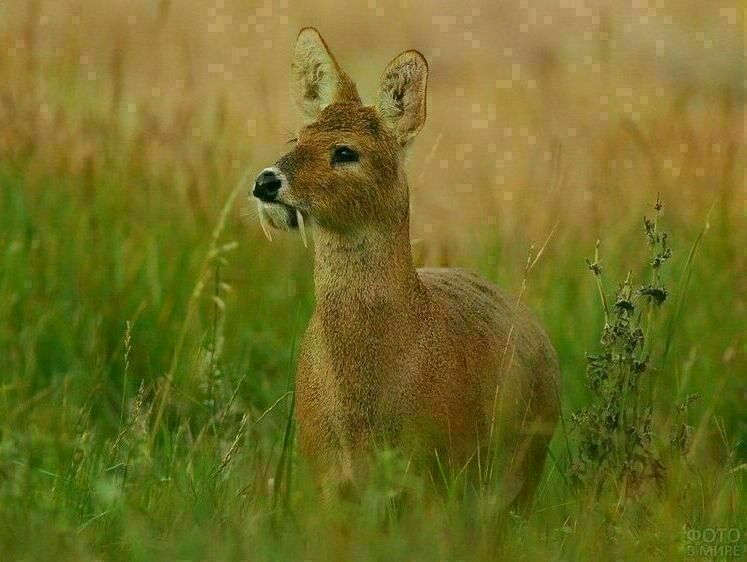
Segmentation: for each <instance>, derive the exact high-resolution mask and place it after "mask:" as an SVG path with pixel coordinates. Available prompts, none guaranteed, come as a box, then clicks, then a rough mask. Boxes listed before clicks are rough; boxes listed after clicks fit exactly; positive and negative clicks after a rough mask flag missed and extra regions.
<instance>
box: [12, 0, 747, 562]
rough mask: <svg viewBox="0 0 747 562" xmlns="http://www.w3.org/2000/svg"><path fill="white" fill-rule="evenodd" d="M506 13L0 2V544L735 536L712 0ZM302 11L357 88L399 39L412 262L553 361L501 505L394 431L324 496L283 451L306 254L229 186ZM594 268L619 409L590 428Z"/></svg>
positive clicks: (728, 168) (718, 41) (733, 140)
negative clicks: (413, 53)
mask: <svg viewBox="0 0 747 562" xmlns="http://www.w3.org/2000/svg"><path fill="white" fill-rule="evenodd" d="M526 4H527V6H524V7H522V8H519V7H518V6H513V5H511V6H509V5H503V4H502V3H498V5H496V6H494V5H493V4H492V3H488V2H484V3H477V4H476V6H477V7H474V8H473V7H461V6H456V5H453V4H449V3H444V4H443V5H442V4H438V5H435V4H430V3H423V4H420V3H418V2H412V1H411V2H405V3H404V4H402V5H400V3H399V2H377V3H375V5H373V4H371V3H363V4H362V5H360V6H355V5H349V4H345V5H338V4H337V3H334V2H332V1H330V0H325V1H323V2H321V3H319V4H318V5H314V6H312V5H300V4H299V5H294V4H293V3H292V2H291V3H290V5H289V3H288V2H284V3H283V2H277V3H276V2H269V3H262V4H256V3H254V2H251V1H246V0H242V1H239V0H235V1H225V2H218V3H216V4H215V5H212V4H211V5H209V6H208V5H206V4H203V3H200V2H196V1H193V0H189V1H186V2H183V3H181V2H180V3H171V2H169V1H164V0H161V1H160V2H155V1H145V0H142V1H140V0H139V1H137V2H113V3H112V4H111V5H110V6H108V7H104V6H103V5H98V4H95V5H94V3H88V2H76V1H73V0H64V1H60V2H49V1H38V0H31V1H28V2H13V1H11V2H10V3H9V4H6V3H2V4H0V560H314V561H317V560H319V561H321V560H550V559H552V560H607V559H609V560H645V559H651V560H679V559H684V560H703V559H717V560H741V559H744V557H745V556H747V555H746V554H745V549H747V519H746V518H745V509H744V505H745V474H747V465H746V464H745V462H747V445H745V438H747V418H746V417H745V412H746V411H747V408H746V403H745V401H746V399H747V377H746V376H745V374H746V373H747V361H746V358H745V351H747V350H746V343H747V342H746V340H745V317H747V292H746V291H745V289H746V286H745V271H747V268H746V267H745V266H746V265H747V263H746V261H747V254H745V247H746V246H747V225H745V191H744V189H745V188H744V185H745V184H744V169H745V162H746V159H745V149H744V119H745V111H744V108H745V96H744V84H745V72H744V58H743V51H742V46H743V39H744V35H743V33H744V19H743V6H742V7H740V8H735V7H729V6H726V4H724V6H719V7H711V6H709V7H704V6H701V3H698V2H695V1H689V0H688V1H677V2H675V1H674V0H672V1H665V2H659V3H658V4H657V7H656V8H655V9H654V8H650V9H649V8H645V7H641V6H637V5H635V3H634V6H633V7H632V8H631V7H623V6H622V5H618V3H613V2H597V3H595V4H594V7H593V8H589V7H583V6H585V4H584V3H581V2H578V3H576V2H568V1H566V2H557V3H542V2H536V3H532V2H529V3H526ZM556 4H557V5H556ZM577 4H578V6H581V8H578V6H576V5H577ZM652 10H653V11H652ZM304 25H316V26H318V27H319V28H320V30H321V31H322V32H323V33H324V35H325V38H326V39H327V40H328V41H329V43H330V47H331V48H332V50H333V51H334V52H335V53H336V54H337V56H338V58H339V59H340V62H341V64H342V65H343V67H345V68H346V70H347V71H348V72H349V73H350V74H351V76H353V78H355V79H357V80H358V81H359V87H360V89H361V91H362V93H363V94H364V97H367V98H368V99H369V100H371V99H373V96H374V94H375V87H376V84H377V80H378V77H379V75H380V73H381V71H382V70H383V68H384V67H385V65H386V63H387V62H388V61H389V60H390V59H391V58H392V57H394V56H395V55H396V54H397V53H399V52H401V51H402V50H405V49H408V48H417V49H419V50H421V51H422V52H423V53H424V54H425V55H426V57H428V60H429V65H430V72H431V75H430V78H429V80H430V82H429V94H428V95H429V98H428V103H429V116H428V121H427V124H426V127H425V129H424V131H423V133H422V134H421V135H420V137H419V138H418V140H417V141H416V144H415V146H414V147H413V148H412V151H411V154H410V155H409V157H408V162H407V170H408V174H409V176H408V177H409V178H410V188H411V192H412V197H411V198H412V213H411V215H412V221H411V222H412V238H413V248H414V253H415V255H416V257H417V260H418V262H419V264H422V265H442V266H459V267H470V268H473V269H476V270H478V271H479V272H480V273H481V274H483V275H484V276H486V277H487V278H489V279H491V280H493V281H495V282H496V283H498V284H500V285H501V286H503V287H504V288H506V289H508V290H509V291H511V292H512V293H513V294H514V295H515V296H516V298H517V300H521V301H522V302H524V303H526V304H528V305H529V306H530V307H531V308H532V309H533V310H534V311H535V312H536V314H537V316H538V317H539V318H540V320H541V322H542V323H543V324H544V326H545V327H546V328H547V331H548V333H549V335H550V338H551V340H552V341H553V343H554V344H555V347H556V349H557V351H558V355H559V358H560V363H561V368H562V373H563V380H562V388H561V390H560V398H561V403H562V407H563V423H562V424H561V425H560V426H559V427H558V430H557V432H556V435H555V438H554V440H553V442H552V445H551V451H550V455H549V456H548V460H547V463H546V466H545V475H544V477H543V480H542V483H541V484H540V486H539V489H538V493H537V497H536V498H535V502H534V505H533V508H532V510H531V512H530V513H528V514H519V513H514V512H501V511H499V510H497V509H496V507H495V504H496V502H495V496H494V494H493V493H492V491H491V490H490V489H489V488H486V487H484V486H479V485H475V484H474V483H471V482H464V481H462V480H460V479H459V478H458V477H456V476H455V475H454V474H453V473H454V472H458V470H452V471H449V470H447V471H444V472H442V473H440V474H422V473H418V472H416V471H413V470H411V469H410V466H409V463H408V459H407V458H404V457H403V456H402V453H401V451H397V450H386V449H382V450H380V451H377V452H376V454H375V460H374V461H372V462H373V467H372V477H371V479H370V481H369V482H367V483H366V484H365V486H364V489H363V490H362V493H361V498H360V501H359V502H356V503H353V504H343V505H339V506H335V507H334V508H330V509H324V508H322V506H321V505H320V503H319V500H318V498H317V497H316V495H315V491H314V489H313V486H312V484H311V482H310V481H309V479H308V477H307V476H306V475H305V474H304V471H303V470H302V468H301V464H300V463H299V460H298V458H297V454H296V450H295V447H294V439H293V435H294V425H293V416H292V408H293V375H294V371H295V359H296V355H295V351H296V349H297V344H298V340H299V338H300V337H301V336H302V334H303V330H304V328H305V325H306V322H307V320H308V318H309V316H310V314H311V311H312V309H313V275H312V269H313V267H312V266H313V250H312V249H311V248H309V249H305V248H304V247H303V245H302V244H301V241H300V239H299V238H298V237H297V236H293V235H291V234H285V235H282V234H278V235H277V236H275V241H274V242H273V243H272V244H271V243H269V242H268V241H267V240H265V238H264V237H263V235H262V232H261V230H260V228H259V224H258V220H257V218H256V212H255V211H254V206H253V203H252V202H251V201H250V200H249V191H250V187H251V181H252V178H253V177H254V175H255V174H256V173H257V172H258V171H259V170H261V169H262V168H264V167H265V166H268V165H270V164H271V163H272V162H274V160H275V159H277V158H278V157H279V156H281V155H282V154H283V153H284V152H285V151H286V150H287V145H286V144H285V142H286V140H287V139H288V138H290V137H292V136H295V130H296V128H297V127H298V126H299V124H300V121H299V117H298V116H297V115H296V114H295V112H294V110H293V108H292V107H291V105H290V97H289V93H288V85H287V76H288V68H289V65H290V52H291V48H292V45H293V41H294V39H295V34H296V32H297V30H298V29H299V28H300V27H302V26H304ZM525 26H526V27H525ZM658 200H661V201H662V203H663V208H662V209H661V210H660V211H659V212H657V211H656V210H655V208H654V206H655V205H656V203H657V201H658ZM644 218H646V219H648V220H654V218H656V233H657V235H659V236H660V235H661V233H664V232H665V233H666V234H667V240H666V244H667V247H668V248H669V249H670V250H671V257H668V259H666V260H665V263H663V264H662V266H661V267H660V268H659V269H657V272H658V274H657V272H654V271H653V269H654V268H652V265H651V264H652V258H651V256H652V252H653V253H654V254H655V253H656V251H657V248H658V249H659V250H661V238H658V240H659V242H655V243H654V244H653V245H650V242H651V240H650V237H648V236H647V232H646V229H645V227H644ZM312 238H313V230H312ZM657 244H658V246H657ZM595 253H596V256H595ZM587 259H588V260H589V262H587V261H586V260H587ZM590 264H591V266H596V267H590ZM592 270H593V271H592ZM595 272H596V274H597V275H595ZM628 275H630V277H629V278H628ZM626 278H628V279H629V281H630V287H631V291H632V293H631V295H632V296H634V297H635V299H636V300H635V303H636V304H635V305H636V308H635V310H636V313H635V314H632V315H631V316H630V318H629V321H630V322H631V323H632V324H631V325H632V326H633V327H636V326H640V327H641V330H642V333H643V334H644V336H645V342H644V343H643V344H642V346H641V347H640V348H637V349H636V350H634V352H633V353H632V355H631V361H632V360H633V359H635V360H636V361H645V363H646V365H645V367H641V374H640V378H639V379H636V382H635V384H632V383H631V385H632V386H631V387H630V388H633V392H635V393H636V396H640V400H641V402H640V407H638V405H637V406H636V409H635V411H634V416H635V417H634V421H636V422H641V424H642V426H641V427H643V429H642V430H641V431H640V432H632V430H631V431H630V432H627V427H628V426H620V427H619V428H616V429H614V431H617V430H618V429H619V431H618V433H615V434H614V435H612V433H613V432H614V431H613V430H610V434H609V435H608V434H606V433H605V431H600V432H596V433H595V431H596V430H594V428H595V427H597V426H593V424H590V422H588V417H587V418H586V420H587V421H586V422H584V419H585V418H584V412H587V413H588V412H589V411H593V409H594V407H595V406H597V407H599V408H601V410H603V409H604V407H603V406H604V404H605V402H604V401H605V400H606V399H609V396H611V394H610V393H614V390H615V389H614V387H605V388H604V390H602V391H601V392H600V391H598V387H595V386H594V385H595V383H594V381H593V380H592V379H593V374H594V373H593V372H592V371H593V369H589V366H590V365H592V364H593V361H592V359H591V357H593V356H597V355H598V354H600V353H602V352H604V350H611V351H610V352H611V353H616V351H615V349H616V348H614V346H613V347H609V342H608V341H607V343H605V338H604V337H603V336H604V333H603V332H604V326H605V322H607V323H608V324H609V323H611V321H612V320H611V318H613V317H615V315H616V314H618V315H619V311H620V310H622V309H623V308H624V305H625V303H623V304H622V305H621V304H619V303H620V293H619V291H618V289H619V286H620V284H621V283H623V282H624V281H625V279H626ZM652 280H655V281H656V283H654V284H655V285H656V286H657V288H659V287H663V288H664V289H665V290H666V298H665V299H664V300H663V302H662V303H661V304H659V305H657V304H655V303H654V302H653V301H654V300H655V299H654V298H649V299H647V298H644V297H645V295H642V294H641V293H640V289H641V288H642V287H645V286H647V285H649V284H651V283H653V281H652ZM623 290H624V289H623ZM601 294H604V299H602V298H601ZM657 294H658V293H657ZM631 298H632V297H631ZM605 303H606V305H607V307H608V308H607V314H605ZM618 351H619V350H618ZM434 352H437V351H434ZM632 364H633V363H631V365H632ZM631 368H632V367H631ZM590 372H592V373H591V374H592V377H591V378H590V376H589V373H590ZM610 380H611V379H610ZM626 380H627V379H626ZM626 384H627V383H626ZM608 386H609V385H608ZM613 386H614V385H613ZM595 388H597V391H595V390H594V389H595ZM600 405H601V406H600ZM644 426H645V427H644ZM584 428H586V432H585V430H584ZM590 428H591V429H590ZM597 429H598V428H597ZM636 431H637V430H636ZM610 435H612V437H610ZM602 442H604V443H606V444H607V445H605V446H608V447H612V449H611V450H610V454H609V456H607V457H604V459H606V460H600V459H602V456H600V455H601V453H600V452H599V450H600V449H599V447H598V444H599V443H602ZM595 455H596V456H595ZM631 474H634V475H635V478H633V479H632V480H631V477H630V475H631ZM626 475H627V476H626ZM403 490H405V491H406V497H407V501H405V502H401V501H397V500H398V498H401V497H402V491H403Z"/></svg>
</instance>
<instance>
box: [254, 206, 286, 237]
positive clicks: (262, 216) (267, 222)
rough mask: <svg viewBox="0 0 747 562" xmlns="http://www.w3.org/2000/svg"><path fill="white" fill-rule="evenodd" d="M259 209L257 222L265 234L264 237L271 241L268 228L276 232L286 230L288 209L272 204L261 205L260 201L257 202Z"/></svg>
mask: <svg viewBox="0 0 747 562" xmlns="http://www.w3.org/2000/svg"><path fill="white" fill-rule="evenodd" d="M257 207H259V222H260V224H261V225H262V230H263V231H264V232H265V236H267V238H269V239H270V240H272V235H271V234H270V230H269V229H270V228H275V229H277V230H288V229H289V227H288V209H286V208H285V207H284V206H282V205H276V204H272V203H269V204H268V203H263V202H262V201H258V202H257Z"/></svg>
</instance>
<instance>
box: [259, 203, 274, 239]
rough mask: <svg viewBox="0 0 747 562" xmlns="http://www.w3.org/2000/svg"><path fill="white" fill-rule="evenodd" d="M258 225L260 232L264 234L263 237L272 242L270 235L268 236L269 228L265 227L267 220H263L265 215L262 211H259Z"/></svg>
mask: <svg viewBox="0 0 747 562" xmlns="http://www.w3.org/2000/svg"><path fill="white" fill-rule="evenodd" d="M259 225H260V226H261V227H262V232H264V233H265V236H267V239H268V240H269V241H270V242H272V234H270V227H269V226H267V219H266V218H265V213H264V211H263V210H262V209H260V210H259Z"/></svg>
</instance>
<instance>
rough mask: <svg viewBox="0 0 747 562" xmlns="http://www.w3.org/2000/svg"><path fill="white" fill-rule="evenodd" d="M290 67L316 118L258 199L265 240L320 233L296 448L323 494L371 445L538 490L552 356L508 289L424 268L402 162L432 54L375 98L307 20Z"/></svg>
mask: <svg viewBox="0 0 747 562" xmlns="http://www.w3.org/2000/svg"><path fill="white" fill-rule="evenodd" d="M291 74H292V86H293V92H294V96H295V101H296V102H297V104H298V106H299V108H300V110H301V112H302V113H303V116H304V118H305V124H304V126H303V127H302V128H301V129H300V131H299V132H298V138H297V139H295V140H294V141H293V142H294V143H295V145H294V146H293V148H292V149H291V150H290V151H289V152H288V153H287V154H285V155H284V156H282V157H281V158H280V159H279V160H278V161H277V162H276V163H275V164H274V165H273V166H272V167H269V168H267V169H265V170H264V171H262V172H261V173H260V174H259V176H258V177H257V179H256V182H255V184H254V188H253V195H254V197H255V198H256V199H257V204H258V207H259V214H260V221H261V224H262V227H263V229H264V230H265V234H266V235H267V236H268V237H269V238H270V239H272V235H271V231H272V229H280V230H289V229H299V230H300V232H301V235H302V236H303V239H304V244H305V243H306V227H307V226H308V227H311V229H312V230H313V234H314V237H313V238H314V283H315V297H316V305H315V309H314V312H313V315H312V317H311V320H310V322H309V325H308V327H307V330H306V333H305V335H304V337H303V340H302V344H301V347H300V352H299V359H298V371H297V377H296V398H295V404H296V419H297V427H298V444H299V450H300V453H301V455H302V456H303V457H304V458H305V459H307V461H308V463H309V464H310V466H311V468H312V470H313V473H314V474H316V476H317V479H318V481H319V483H320V484H321V486H322V489H323V490H326V491H328V492H327V493H329V490H335V489H343V488H347V489H349V488H350V487H351V486H352V488H353V489H355V487H356V482H357V481H358V480H359V479H361V478H362V477H363V475H364V474H365V471H366V460H365V459H366V458H367V456H368V453H369V452H370V451H371V449H372V447H373V446H374V444H376V443H387V444H389V445H393V446H397V447H403V448H406V449H408V450H409V451H410V452H411V453H412V454H413V455H418V456H419V457H423V458H426V457H429V456H430V457H436V458H437V459H440V462H442V463H444V464H445V463H447V462H448V463H449V466H452V467H465V466H467V465H470V464H472V465H473V466H476V465H480V466H482V467H483V468H484V467H486V466H488V465H490V464H491V463H490V462H489V461H490V458H501V459H502V461H501V463H500V465H499V468H498V469H497V472H499V473H500V474H499V476H498V478H500V482H501V486H502V487H501V488H500V489H501V490H502V492H501V493H502V500H503V501H505V502H506V503H508V502H512V501H515V500H518V501H526V500H528V499H530V498H531V497H532V495H533V491H534V489H535V486H536V484H537V482H538V479H539V477H540V474H541V471H542V467H543V465H544V460H545V456H546V452H547V446H548V442H549V440H550V438H551V436H552V434H553V431H554V428H555V425H556V422H557V419H558V415H559V406H558V388H557V385H558V382H559V369H558V362H557V358H556V354H555V351H554V349H553V347H552V345H551V343H550V341H549V339H548V337H547V336H546V335H545V332H544V331H543V329H542V328H541V327H540V325H539V324H538V323H537V321H535V320H534V319H533V318H532V316H531V315H530V313H529V312H527V311H526V310H525V309H524V308H523V307H520V306H519V305H518V304H517V301H516V299H512V298H509V297H508V296H507V295H506V294H504V293H503V292H502V291H501V290H500V289H498V287H496V286H494V285H493V284H491V283H489V282H488V281H485V280H483V279H481V278H480V277H479V276H478V275H476V274H474V273H471V272H469V271H466V270H462V269H452V268H425V269H416V268H415V266H414V264H413V259H412V255H411V249H410V237H409V196H408V186H407V178H406V175H405V169H404V159H405V158H404V157H405V152H406V150H407V148H408V146H409V145H410V144H411V143H412V141H413V139H414V138H415V136H416V135H417V134H418V132H419V131H420V130H421V129H422V127H423V124H424V122H425V116H426V82H427V76H428V65H427V63H426V60H425V58H424V57H423V55H421V54H420V53H419V52H417V51H414V50H410V51H405V52H403V53H402V54H400V55H399V56H397V57H396V58H394V59H393V60H392V61H391V62H390V63H389V65H388V66H387V67H386V70H385V71H384V74H383V77H382V78H381V82H380V86H379V92H378V98H377V101H376V103H375V105H373V106H367V105H364V104H363V103H362V102H361V98H360V97H359V95H358V91H357V89H356V86H355V84H354V83H353V81H352V80H351V79H350V77H349V76H348V75H347V74H346V73H345V72H344V71H343V70H342V69H341V68H340V65H339V64H338V62H337V60H336V59H335V57H334V56H333V55H332V53H331V52H330V50H329V48H328V47H327V45H326V44H325V42H324V40H323V39H322V37H321V35H320V34H319V32H318V31H317V30H315V29H313V28H304V29H302V30H301V32H300V33H299V35H298V38H297V41H296V45H295V52H294V55H293V63H292V73H291ZM491 452H492V453H497V455H494V454H492V453H491ZM489 457H490V458H489ZM447 459H448V461H447ZM492 466H497V465H492Z"/></svg>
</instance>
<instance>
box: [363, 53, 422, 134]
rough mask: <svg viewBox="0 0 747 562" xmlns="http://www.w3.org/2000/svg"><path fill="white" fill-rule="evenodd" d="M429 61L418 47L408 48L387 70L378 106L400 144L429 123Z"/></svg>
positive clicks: (380, 87) (383, 77) (380, 86)
mask: <svg viewBox="0 0 747 562" xmlns="http://www.w3.org/2000/svg"><path fill="white" fill-rule="evenodd" d="M427 82H428V63H427V62H426V60H425V57H424V56H423V55H421V54H420V53H419V52H417V51H405V52H404V53H402V54H401V55H399V56H397V57H396V58H395V59H394V60H393V61H392V62H390V63H389V65H388V66H387V67H386V70H385V71H384V76H382V78H381V84H380V85H379V97H378V101H377V104H376V105H377V109H378V111H379V115H381V117H382V119H383V120H384V121H385V122H386V123H387V124H388V125H389V126H390V127H391V128H392V129H393V130H394V133H395V136H396V137H397V140H398V141H399V142H400V144H402V145H405V144H407V143H408V142H410V141H411V140H412V139H414V138H415V136H416V135H417V134H418V133H419V132H420V129H422V128H423V125H424V124H425V90H426V84H427Z"/></svg>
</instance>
